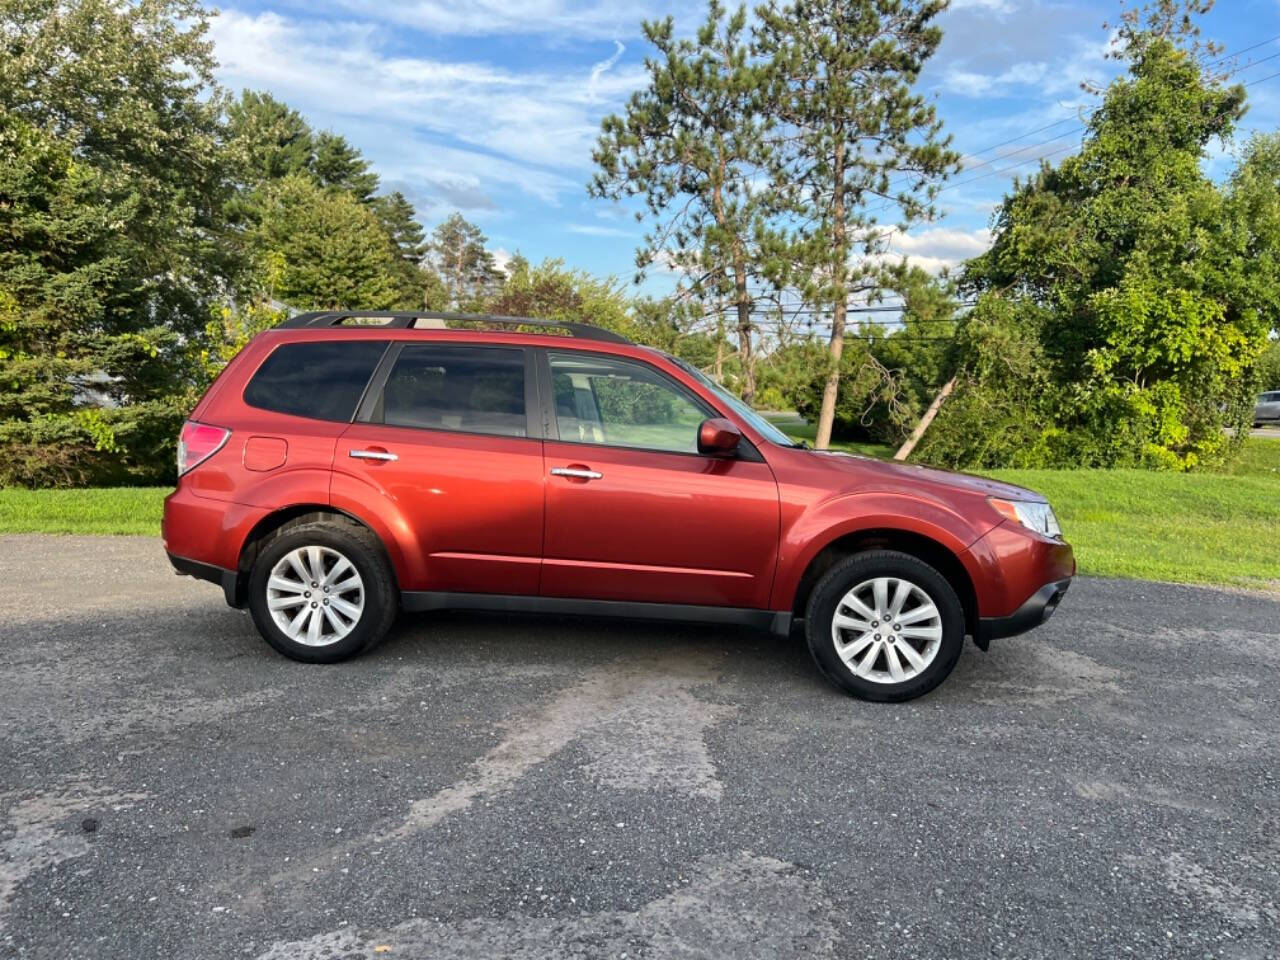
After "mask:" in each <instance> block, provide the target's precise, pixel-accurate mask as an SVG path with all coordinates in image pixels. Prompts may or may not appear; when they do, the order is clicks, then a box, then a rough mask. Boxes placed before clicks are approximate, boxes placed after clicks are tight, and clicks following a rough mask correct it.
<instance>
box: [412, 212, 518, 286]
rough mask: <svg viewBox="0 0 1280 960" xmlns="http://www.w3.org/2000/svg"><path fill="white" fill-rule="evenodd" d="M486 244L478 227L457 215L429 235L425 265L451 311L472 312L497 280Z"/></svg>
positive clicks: (491, 255) (498, 279)
mask: <svg viewBox="0 0 1280 960" xmlns="http://www.w3.org/2000/svg"><path fill="white" fill-rule="evenodd" d="M486 242H487V241H486V238H485V235H484V234H483V233H482V232H481V230H480V228H479V227H477V226H476V225H475V224H474V223H470V222H468V221H467V220H466V219H465V218H464V217H463V216H462V214H460V213H454V214H451V215H450V216H449V218H448V219H447V220H445V221H444V223H441V224H440V225H439V226H437V227H436V228H435V230H433V231H432V233H431V244H430V248H429V249H430V257H429V263H430V266H431V267H432V269H433V270H434V272H435V273H436V275H437V276H439V278H440V280H441V281H442V282H443V284H444V288H445V291H446V294H447V297H448V305H449V306H450V307H451V308H453V309H455V310H472V309H476V308H477V307H478V306H479V304H480V303H481V302H482V301H483V300H484V298H485V297H486V296H488V295H489V294H490V293H491V292H492V291H493V290H494V289H495V287H496V286H497V284H498V282H499V281H500V279H501V273H500V271H499V270H498V268H497V266H496V265H495V263H494V259H493V254H492V253H490V252H489V251H488V250H486V249H485V243H486Z"/></svg>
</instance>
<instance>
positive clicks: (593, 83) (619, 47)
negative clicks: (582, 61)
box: [587, 40, 627, 100]
mask: <svg viewBox="0 0 1280 960" xmlns="http://www.w3.org/2000/svg"><path fill="white" fill-rule="evenodd" d="M613 45H614V47H615V48H616V49H615V50H614V51H613V55H612V56H611V57H609V58H608V59H605V60H601V61H600V62H599V63H597V64H595V65H593V66H592V67H591V79H589V80H588V81H587V95H588V96H590V97H591V99H592V100H594V99H596V87H597V85H598V84H599V82H600V78H601V77H602V76H604V75H605V74H606V73H608V72H609V71H610V70H612V69H613V66H614V64H616V63H617V62H618V60H619V59H621V57H622V55H623V54H624V53H625V52H626V50H627V48H626V47H625V46H623V44H622V41H621V40H615V41H613Z"/></svg>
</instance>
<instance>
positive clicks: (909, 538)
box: [792, 527, 978, 636]
mask: <svg viewBox="0 0 1280 960" xmlns="http://www.w3.org/2000/svg"><path fill="white" fill-rule="evenodd" d="M868 550H896V551H898V552H899V553H905V554H908V555H909V556H913V557H915V558H916V559H918V560H922V561H923V562H925V563H927V564H929V566H931V567H933V568H934V569H935V570H937V571H938V572H939V573H941V574H942V575H943V576H944V577H946V579H947V582H948V583H950V584H951V585H952V588H953V589H954V590H955V591H956V596H957V597H958V598H959V599H960V606H961V607H962V608H963V610H964V623H965V631H966V632H967V633H970V634H972V635H973V636H977V628H978V595H977V590H976V588H975V586H974V583H973V577H972V576H971V575H970V573H969V571H968V570H967V569H966V568H965V565H964V563H962V562H961V560H960V558H959V557H958V556H957V555H956V554H955V552H954V551H952V550H951V549H950V548H949V547H947V546H946V545H945V544H943V543H940V542H939V541H937V540H935V539H933V538H932V537H928V536H925V535H924V534H922V533H916V532H914V531H910V530H902V529H899V528H894V527H876V528H871V529H867V530H855V531H853V532H851V533H846V534H844V535H843V536H839V537H836V538H835V539H834V540H832V541H831V542H830V543H828V544H826V545H825V546H824V547H823V548H822V549H821V550H819V551H818V552H817V553H816V554H815V555H814V557H813V558H812V559H811V560H810V561H809V563H808V565H807V566H806V567H805V570H804V573H803V574H801V576H800V580H799V583H798V584H797V586H796V592H795V597H794V601H793V603H792V613H793V614H794V616H795V617H797V618H802V617H803V616H804V611H805V607H806V606H807V605H808V603H809V596H810V595H811V594H812V593H813V588H814V587H815V586H816V585H817V583H818V581H819V580H821V579H822V577H823V575H824V574H825V573H826V572H827V571H828V570H830V569H831V568H832V567H833V566H835V565H836V564H837V563H838V562H840V561H841V560H843V559H845V558H846V557H851V556H853V555H855V554H858V553H865V552H866V551H868Z"/></svg>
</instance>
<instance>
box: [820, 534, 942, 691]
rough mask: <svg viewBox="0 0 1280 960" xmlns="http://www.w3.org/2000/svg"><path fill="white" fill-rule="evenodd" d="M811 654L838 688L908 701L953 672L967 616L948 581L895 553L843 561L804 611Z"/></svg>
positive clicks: (924, 565)
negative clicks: (965, 616)
mask: <svg viewBox="0 0 1280 960" xmlns="http://www.w3.org/2000/svg"><path fill="white" fill-rule="evenodd" d="M805 635H806V638H807V639H808V641H809V652H810V653H811V654H812V655H813V659H814V661H815V662H816V663H817V664H818V667H819V668H820V669H821V670H822V672H823V673H824V674H826V676H827V677H828V678H829V679H830V680H832V681H833V682H834V683H835V684H836V685H838V686H840V687H842V688H843V689H845V690H847V691H848V692H849V693H851V694H853V695H854V696H855V697H859V698H860V699H863V700H877V701H902V700H910V699H912V698H914V697H919V696H921V695H923V694H925V693H928V692H929V691H930V690H932V689H933V688H934V687H936V686H937V685H938V684H940V683H942V681H943V680H945V679H946V678H947V676H948V675H949V674H950V673H951V671H952V669H953V668H954V667H955V665H956V661H957V660H958V659H959V658H960V651H961V649H962V648H963V646H964V610H963V608H962V607H961V606H960V600H959V598H958V597H957V596H956V592H955V590H954V589H953V588H952V586H951V584H950V583H948V582H947V579H946V578H945V577H944V576H943V575H942V574H941V573H939V572H938V571H937V570H935V569H934V568H933V567H931V566H929V565H928V564H927V563H925V562H924V561H922V560H919V559H918V558H916V557H913V556H911V555H909V554H905V553H898V552H897V551H892V550H874V551H869V552H867V553H860V554H856V555H854V556H852V557H849V558H848V559H847V560H843V561H841V562H840V563H837V564H836V565H835V566H834V567H832V568H831V569H830V570H829V571H827V573H826V575H825V576H823V578H822V579H821V580H820V581H819V582H818V585H817V586H816V587H814V590H813V593H812V594H811V595H810V597H809V603H808V606H807V608H806V610H805Z"/></svg>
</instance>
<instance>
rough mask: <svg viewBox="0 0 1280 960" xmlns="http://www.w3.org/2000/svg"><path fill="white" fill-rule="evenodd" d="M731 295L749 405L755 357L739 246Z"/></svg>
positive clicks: (744, 394)
mask: <svg viewBox="0 0 1280 960" xmlns="http://www.w3.org/2000/svg"><path fill="white" fill-rule="evenodd" d="M733 297H734V300H735V302H736V305H737V308H738V352H739V353H740V354H741V355H742V399H743V401H744V402H746V403H747V404H748V405H750V404H751V403H752V402H753V401H754V400H755V397H756V358H755V354H754V352H753V350H752V345H751V294H750V292H749V291H748V290H747V268H746V264H745V263H744V262H743V259H742V249H741V247H735V248H734V251H733Z"/></svg>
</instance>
